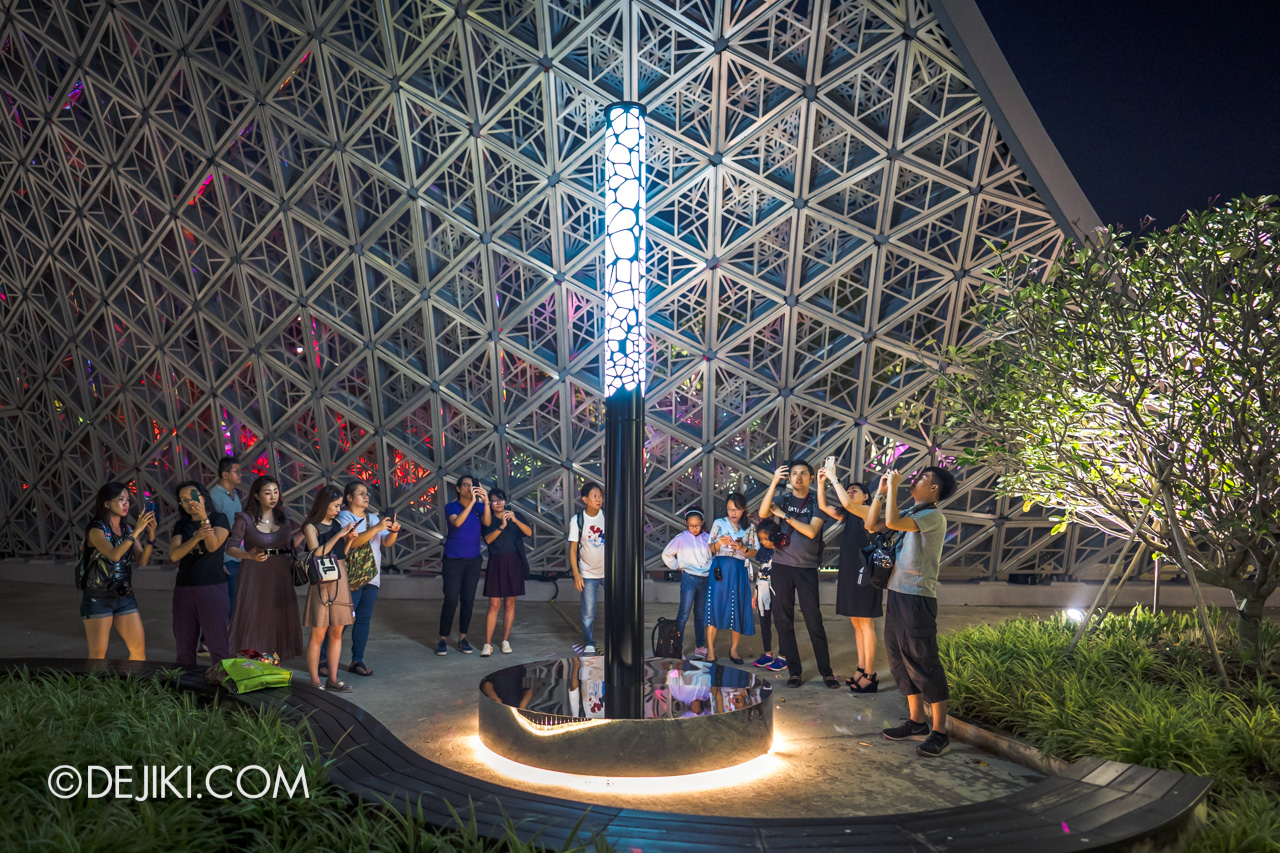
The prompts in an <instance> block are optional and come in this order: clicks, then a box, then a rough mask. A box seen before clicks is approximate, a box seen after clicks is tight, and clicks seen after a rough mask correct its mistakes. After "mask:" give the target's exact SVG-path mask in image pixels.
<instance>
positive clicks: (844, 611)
mask: <svg viewBox="0 0 1280 853" xmlns="http://www.w3.org/2000/svg"><path fill="white" fill-rule="evenodd" d="M828 481H829V482H830V483H831V485H832V487H834V489H835V492H836V497H838V498H839V499H840V505H839V506H835V507H833V506H830V505H829V504H828V503H827V495H826V489H825V488H824V486H825V485H826V482H828ZM817 491H818V509H820V510H822V511H823V512H825V513H826V514H827V515H829V516H831V517H832V518H834V519H836V520H837V521H843V522H844V532H843V533H842V534H841V535H840V572H839V574H837V575H836V614H837V615H838V616H848V617H849V621H850V622H851V623H852V624H853V633H854V636H855V638H856V640H857V644H858V671H857V673H855V674H854V676H853V678H849V679H846V680H845V683H846V684H848V685H849V690H850V691H851V692H853V693H875V692H877V691H878V690H879V684H880V679H879V677H878V675H877V674H876V669H875V666H876V625H875V622H874V621H873V620H875V619H878V618H879V617H881V616H883V615H884V591H883V590H879V589H876V588H875V587H874V586H872V585H871V573H870V572H868V571H867V564H866V557H865V555H864V554H863V551H862V549H863V548H865V547H866V546H867V545H868V544H869V543H870V539H869V537H868V536H867V533H868V531H867V527H866V524H865V522H866V519H867V512H868V510H869V509H870V508H871V504H870V501H871V494H870V492H869V491H868V489H867V487H866V486H864V485H862V484H861V483H850V484H849V488H848V490H845V488H844V487H843V486H841V485H840V483H839V482H837V481H836V480H834V479H831V478H830V477H828V476H827V471H826V469H819V470H818V489H817Z"/></svg>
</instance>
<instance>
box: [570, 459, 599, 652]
mask: <svg viewBox="0 0 1280 853" xmlns="http://www.w3.org/2000/svg"><path fill="white" fill-rule="evenodd" d="M581 494H582V505H583V510H580V511H578V512H576V513H574V514H573V517H572V518H571V519H569V568H570V569H572V570H573V587H574V589H576V590H577V591H578V592H580V593H582V644H583V645H582V653H583V654H584V655H594V654H595V653H596V643H595V638H594V637H593V635H592V629H593V628H594V627H595V622H596V598H597V597H598V595H599V592H600V587H601V586H603V585H604V487H603V486H601V485H600V484H599V483H587V484H586V485H585V486H583V487H582V492H581Z"/></svg>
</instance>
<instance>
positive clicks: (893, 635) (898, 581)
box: [867, 465, 956, 758]
mask: <svg viewBox="0 0 1280 853" xmlns="http://www.w3.org/2000/svg"><path fill="white" fill-rule="evenodd" d="M901 482H902V472H901V471H898V470H896V469H895V470H892V471H890V472H889V473H887V474H885V475H884V476H883V477H881V478H880V488H879V489H878V490H877V491H878V493H879V494H878V495H877V499H876V500H874V501H873V502H872V504H871V509H870V510H869V511H868V513H867V525H868V526H873V525H877V524H879V523H880V496H883V500H884V526H885V527H887V528H889V529H890V530H897V531H900V532H901V534H902V535H901V537H900V538H899V542H898V547H897V554H896V560H895V563H894V569H893V574H892V575H891V576H890V577H889V592H888V594H887V596H886V598H885V603H884V647H885V652H886V653H887V655H888V657H889V671H890V672H892V673H893V680H894V683H895V684H896V685H897V687H898V690H899V691H901V692H902V694H903V695H905V696H906V697H907V708H908V710H909V712H910V718H909V719H908V720H907V721H906V722H905V723H903V724H902V725H900V726H894V727H893V728H889V729H885V730H884V736H885V737H886V738H887V739H889V740H918V741H924V742H923V743H921V744H920V745H919V746H918V747H916V754H917V755H923V756H925V757H926V758H936V757H937V756H940V755H945V754H946V753H947V752H949V751H950V750H951V740H950V738H949V737H948V735H947V699H948V697H949V692H948V689H947V673H946V671H945V670H943V668H942V660H941V658H940V657H939V654H938V570H939V565H940V563H941V561H942V546H943V545H944V544H945V542H946V538H947V517H946V516H945V515H943V514H942V511H941V510H940V509H938V504H939V503H940V502H942V501H945V500H946V499H947V498H949V497H951V495H952V494H954V493H955V490H956V477H955V474H953V473H951V472H950V471H948V470H947V469H946V468H940V467H938V466H936V465H931V466H929V467H928V468H925V469H924V470H922V471H920V472H919V473H918V474H916V475H915V476H914V477H912V478H911V480H910V482H909V484H908V489H909V491H908V494H909V496H910V497H911V501H912V505H911V508H910V509H908V510H906V511H905V512H902V511H899V509H898V486H899V484H900V483H901ZM926 703H928V705H929V706H930V711H931V712H932V725H931V724H930V720H929V719H926V717H925V713H924V706H925V704H926Z"/></svg>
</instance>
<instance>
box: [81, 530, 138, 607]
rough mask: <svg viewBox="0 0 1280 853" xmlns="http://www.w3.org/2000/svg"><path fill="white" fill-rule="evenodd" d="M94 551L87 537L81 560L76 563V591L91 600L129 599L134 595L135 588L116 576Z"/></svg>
mask: <svg viewBox="0 0 1280 853" xmlns="http://www.w3.org/2000/svg"><path fill="white" fill-rule="evenodd" d="M93 550H94V548H93V546H92V545H90V544H89V539H88V537H85V540H84V545H83V546H82V547H81V549H80V559H79V560H77V561H76V575H75V578H76V589H78V590H80V591H81V592H83V593H84V594H85V595H87V596H89V597H90V598H128V597H129V596H131V595H133V587H132V586H130V585H129V584H128V583H125V581H124V580H123V579H122V578H120V577H118V576H117V575H116V573H115V571H114V570H113V569H112V568H111V567H110V565H109V564H108V563H107V561H106V559H105V558H100V557H98V556H93V554H92V552H93ZM126 553H127V552H126Z"/></svg>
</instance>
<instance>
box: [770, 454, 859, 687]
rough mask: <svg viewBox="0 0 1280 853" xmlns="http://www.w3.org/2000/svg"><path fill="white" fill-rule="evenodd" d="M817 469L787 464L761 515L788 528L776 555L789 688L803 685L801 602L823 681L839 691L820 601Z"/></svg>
mask: <svg viewBox="0 0 1280 853" xmlns="http://www.w3.org/2000/svg"><path fill="white" fill-rule="evenodd" d="M784 479H786V480H788V481H789V482H790V486H791V493H790V494H789V495H787V496H786V497H784V498H782V499H781V500H779V501H777V502H775V501H774V499H773V496H774V492H775V491H777V488H778V486H779V485H780V484H781V483H782V481H783V480H784ZM812 484H813V467H812V466H811V465H810V464H809V463H808V462H805V461H804V460H802V459H797V460H794V461H792V462H791V463H790V464H789V465H783V466H781V467H779V468H778V470H776V471H774V472H773V482H772V483H770V484H769V490H768V491H767V492H765V493H764V501H762V502H761V504H760V517H761V518H769V517H773V518H774V519H776V520H777V522H778V524H779V526H781V528H782V530H781V532H780V534H779V536H778V537H777V539H775V542H774V544H775V547H774V551H773V605H772V607H771V608H770V609H771V611H772V613H773V620H774V625H775V626H776V627H777V629H778V649H779V651H781V652H782V656H783V657H785V658H786V659H787V669H788V670H789V671H790V672H791V677H790V678H788V679H787V686H788V687H799V686H800V684H801V678H800V671H801V670H800V649H799V647H798V646H797V645H796V625H795V605H796V598H797V597H798V598H799V599H800V612H801V613H802V614H804V624H805V628H806V629H808V631H809V642H810V643H811V644H812V645H813V656H814V657H815V658H817V661H818V672H820V673H821V674H822V682H823V684H825V685H826V686H827V687H829V688H831V689H832V690H835V689H837V688H839V687H840V682H839V681H837V680H836V677H835V673H834V672H832V670H831V654H830V652H829V651H828V650H827V632H826V629H825V628H823V626H822V609H821V607H820V605H819V603H818V564H819V563H820V562H821V561H822V524H823V519H824V516H823V514H822V513H820V512H818V501H817V498H816V497H815V495H814V494H813V493H812V491H810V487H811V486H812Z"/></svg>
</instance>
